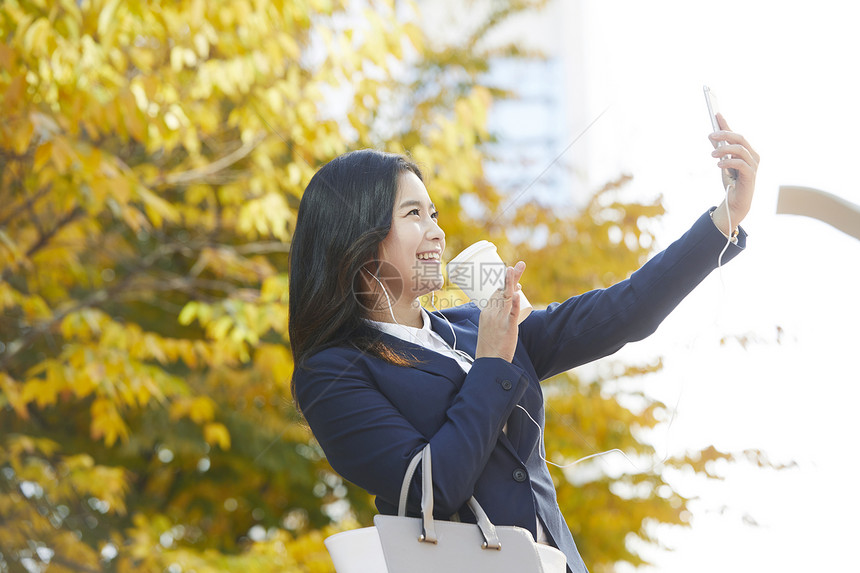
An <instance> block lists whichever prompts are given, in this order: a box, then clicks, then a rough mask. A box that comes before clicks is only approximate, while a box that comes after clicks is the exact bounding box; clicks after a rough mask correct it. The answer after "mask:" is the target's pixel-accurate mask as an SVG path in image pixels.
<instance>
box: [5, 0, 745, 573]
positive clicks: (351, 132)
mask: <svg viewBox="0 0 860 573" xmlns="http://www.w3.org/2000/svg"><path fill="white" fill-rule="evenodd" d="M539 3H540V2H537V3H535V2H531V3H529V2H522V1H514V0H510V1H509V2H499V3H496V7H495V8H494V11H493V13H492V14H491V16H490V17H489V18H488V19H487V22H486V23H485V25H482V26H480V27H479V28H477V29H476V30H475V31H474V33H473V34H472V35H470V36H469V37H466V38H464V39H463V42H462V43H461V44H458V45H456V46H442V47H440V46H437V47H434V46H431V45H430V42H429V41H428V40H427V38H426V37H425V34H424V32H423V31H422V30H421V28H420V27H419V26H418V25H417V22H418V21H419V15H418V14H417V10H416V8H415V6H414V5H412V4H409V3H406V2H403V3H397V4H396V5H395V4H394V3H393V2H391V1H385V0H366V1H358V0H355V1H354V2H347V1H346V0H304V1H301V2H299V1H295V0H293V1H287V0H266V1H262V0H261V1H256V0H231V1H229V2H227V1H222V0H208V1H204V0H183V1H179V2H151V1H147V0H122V1H121V0H82V1H80V2H76V1H74V0H29V1H28V0H5V1H4V2H3V3H2V5H0V35H2V43H1V44H0V102H2V110H3V111H2V117H0V272H2V277H0V278H2V281H0V308H2V315H0V571H23V570H27V571H41V570H47V569H50V571H58V572H62V571H78V572H79V571H102V570H109V571H138V570H139V571H161V570H168V571H191V570H193V571H198V572H204V571H224V570H244V571H249V572H253V571H273V570H278V571H311V572H313V571H331V564H330V561H329V559H328V556H327V553H326V551H325V549H324V547H323V545H322V539H323V538H324V537H325V536H326V535H328V534H330V533H331V532H333V531H335V530H337V529H342V528H349V527H354V526H356V525H357V524H367V523H369V522H370V520H371V516H372V515H373V506H372V500H371V499H370V498H369V496H368V495H367V494H365V493H364V492H362V491H361V490H359V489H357V488H355V487H354V486H352V485H351V484H348V483H344V482H343V481H342V480H341V479H340V478H339V477H338V476H337V475H336V474H335V473H334V472H333V471H332V470H331V469H330V467H329V466H328V464H327V463H326V461H325V459H324V457H323V456H322V453H321V451H320V449H319V447H318V446H317V445H316V444H315V443H314V441H313V440H312V438H311V436H310V434H309V432H308V430H307V428H306V426H305V425H304V424H303V422H302V420H301V418H300V416H299V415H297V413H296V411H295V410H294V408H293V405H292V402H291V398H290V393H289V380H290V376H291V369H292V364H291V355H290V352H289V343H288V341H287V334H286V333H287V292H288V288H287V286H288V281H289V277H288V276H287V273H286V270H287V268H288V265H287V256H288V252H289V246H290V237H291V232H292V228H293V224H294V220H295V213H296V208H297V206H298V202H299V199H300V198H301V194H302V190H303V188H304V185H305V184H306V183H307V181H308V180H309V179H310V177H311V175H312V174H313V173H314V171H315V170H316V168H318V167H319V166H320V165H321V164H323V163H324V162H326V161H328V160H329V159H331V158H332V157H334V156H335V155H337V154H339V153H342V152H344V151H346V150H347V149H354V148H360V147H368V146H374V147H379V148H385V149H389V150H393V151H403V150H408V151H409V152H410V153H411V154H412V155H413V157H414V158H415V159H417V160H418V161H419V162H420V163H421V164H422V165H423V166H424V167H425V169H427V171H428V175H429V181H430V192H431V194H432V195H433V196H434V199H435V200H436V202H437V204H439V205H440V208H441V211H442V212H443V213H444V219H443V224H444V226H445V228H446V231H447V233H448V236H449V239H450V241H449V244H450V246H451V248H450V249H449V253H455V252H457V251H458V247H461V246H464V245H466V244H468V243H470V242H472V241H474V240H477V239H478V238H490V239H492V240H494V241H495V242H496V243H497V244H498V245H499V246H500V249H501V251H502V253H503V255H505V256H511V257H512V256H513V253H514V252H516V253H517V254H518V256H519V257H520V258H523V259H526V260H528V261H529V263H530V269H529V276H530V277H531V278H530V281H529V283H530V288H531V287H532V285H537V286H535V287H534V288H533V290H529V296H530V298H531V300H533V301H534V302H549V301H551V300H556V299H560V298H564V297H566V296H567V295H569V294H570V293H573V292H580V291H583V290H586V289H590V288H595V287H600V286H604V285H606V284H608V283H611V282H614V281H616V280H618V279H621V278H623V277H624V276H626V274H627V273H629V272H630V271H631V270H632V269H634V268H636V267H637V266H638V265H640V264H641V263H642V262H643V261H644V260H645V258H646V256H647V254H648V249H647V248H645V247H644V246H643V245H647V244H649V239H650V235H649V233H648V231H647V230H644V229H647V225H644V224H642V223H643V222H647V220H648V219H650V218H653V217H656V216H659V215H660V213H661V212H662V208H661V207H660V205H659V202H655V203H650V204H639V203H629V202H622V201H621V200H620V199H619V195H618V194H617V188H618V187H619V186H622V185H623V184H624V183H625V180H624V179H623V178H622V179H621V180H619V181H618V182H614V183H612V184H610V185H607V186H606V188H604V189H603V190H601V191H600V192H598V193H597V194H595V196H594V198H593V199H592V200H591V202H590V203H589V204H588V206H587V208H585V209H584V210H582V211H581V212H579V213H576V214H571V215H564V214H558V213H556V212H554V211H553V210H552V209H550V208H548V207H542V206H541V205H539V204H536V203H534V202H528V203H524V204H521V205H517V206H515V207H513V208H506V209H503V195H502V194H501V193H500V192H499V191H498V190H497V189H494V188H493V187H492V186H491V185H490V184H488V182H487V181H486V179H485V177H484V173H483V167H482V161H483V159H484V152H483V151H482V146H483V144H484V143H486V142H488V141H489V140H490V139H491V134H489V133H488V132H487V111H488V109H489V107H490V105H491V101H492V99H493V98H494V97H498V96H503V95H505V94H501V93H496V92H494V91H493V90H492V89H491V88H488V87H485V86H482V84H481V77H482V73H483V72H484V71H486V67H487V62H488V59H489V58H490V57H491V56H495V55H508V56H517V55H518V50H517V49H516V48H515V47H513V46H508V47H503V48H495V49H494V50H489V49H485V50H483V51H482V49H480V48H479V40H480V39H481V38H482V37H483V35H484V34H486V33H487V32H488V31H489V30H491V29H492V28H493V27H494V26H496V25H497V24H498V23H500V22H502V21H504V20H505V19H506V18H507V17H509V16H510V15H511V14H514V13H516V12H518V11H521V10H525V9H529V8H531V7H533V6H534V5H536V4H539ZM466 193H468V194H470V195H472V196H474V197H475V198H477V199H478V201H479V202H480V204H481V205H482V206H483V207H484V209H485V212H486V213H487V215H486V216H482V217H478V218H475V217H473V216H469V215H467V214H466V213H465V212H464V211H463V209H462V208H461V207H460V198H461V197H462V196H463V195H464V194H466ZM511 225H515V226H520V227H523V228H526V229H529V228H535V227H543V228H544V230H545V231H547V236H548V237H549V239H548V242H547V244H546V245H544V246H541V247H540V248H537V247H534V246H529V245H528V244H514V243H512V242H511V240H510V239H509V237H507V236H506V234H505V232H504V229H505V228H508V227H510V226H511ZM619 232H620V236H621V237H624V238H628V239H629V240H622V241H618V240H617V237H616V240H612V237H613V234H614V235H619ZM643 235H649V236H648V237H647V238H646V239H643V238H642V236H643ZM640 239H641V240H640ZM658 368H659V365H655V366H649V367H645V368H636V367H630V368H628V369H627V371H625V372H622V373H621V374H622V375H626V376H636V375H639V374H641V373H647V372H650V371H654V370H657V369H658ZM547 388H548V394H549V395H550V398H549V407H548V411H549V424H548V427H547V450H548V454H549V455H550V456H551V458H553V459H576V458H578V457H580V456H583V455H587V454H591V453H594V450H595V449H596V450H605V449H610V448H619V449H621V450H624V451H625V452H627V453H628V454H629V455H631V456H640V457H643V458H644V459H650V458H652V457H653V454H654V452H653V448H651V447H650V446H649V445H648V444H647V443H645V442H643V441H641V440H640V437H639V430H640V429H643V428H651V427H654V425H655V424H657V420H658V416H657V414H658V413H659V412H662V411H664V410H665V408H664V406H663V405H662V404H660V403H657V402H654V401H652V400H649V399H648V398H647V397H645V396H640V398H641V400H640V401H641V402H642V404H643V406H642V408H640V409H636V410H631V409H629V408H627V407H625V406H622V405H621V403H619V401H618V400H617V398H618V396H615V395H611V394H607V393H606V392H605V391H602V390H601V388H600V381H599V380H592V381H589V382H587V383H586V382H583V381H580V380H579V379H578V378H577V377H576V376H575V375H572V374H569V375H564V376H560V377H558V378H556V379H555V380H553V381H550V382H549V383H548V385H547ZM572 427H575V428H576V432H575V433H572V432H571V431H570V428H572ZM574 434H575V435H574ZM581 436H587V439H586V440H583V439H581V438H580V437H581ZM731 457H732V456H731V455H729V454H724V453H721V452H717V451H716V450H713V449H710V450H706V451H704V452H695V453H692V454H691V455H690V456H686V457H683V458H677V459H671V460H668V461H667V462H665V464H664V465H671V466H689V467H692V468H693V470H695V471H697V472H707V471H708V470H707V467H706V464H707V462H708V461H709V460H714V459H718V458H731ZM556 477H557V479H558V487H559V499H560V502H561V504H562V509H563V511H564V513H565V515H566V516H567V517H568V520H569V523H570V525H571V527H572V528H573V530H574V533H575V534H577V535H578V539H579V543H580V547H581V548H582V551H583V554H584V556H585V558H586V561H587V562H588V563H589V564H590V565H591V566H592V567H593V569H595V570H597V571H599V570H601V569H605V568H610V567H611V566H612V564H613V563H615V562H617V561H619V560H621V561H628V562H631V563H634V564H637V563H641V559H640V558H639V556H638V555H636V554H635V553H633V552H631V551H630V550H629V549H628V546H627V544H626V537H627V535H628V534H631V533H632V534H635V535H639V536H640V537H642V538H643V539H645V540H646V541H655V540H653V539H650V538H649V537H648V535H647V533H646V532H645V529H644V528H643V524H645V523H646V522H647V521H648V520H654V521H657V522H664V523H684V522H685V518H684V511H685V509H686V504H687V500H686V499H684V498H683V497H681V496H680V495H679V494H678V493H676V492H675V491H674V490H673V489H672V488H671V486H669V485H667V484H665V482H664V481H663V479H662V478H661V475H660V472H659V471H658V470H656V469H655V470H653V471H649V472H644V473H638V474H630V475H624V476H622V477H621V478H617V479H610V478H609V477H606V476H604V477H602V478H599V479H594V480H591V481H587V482H585V483H578V484H577V485H576V486H574V485H572V484H571V483H568V482H567V478H566V477H565V475H564V474H563V473H562V472H560V471H559V472H558V473H557V474H556ZM619 485H626V486H630V487H626V488H625V487H618V486H619ZM667 488H668V489H667ZM631 492H635V494H634V493H631ZM667 492H668V493H667Z"/></svg>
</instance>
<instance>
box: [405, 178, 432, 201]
mask: <svg viewBox="0 0 860 573" xmlns="http://www.w3.org/2000/svg"><path fill="white" fill-rule="evenodd" d="M407 201H408V202H410V203H412V204H414V203H415V202H418V203H420V204H422V205H430V204H432V202H431V201H430V195H429V194H428V193H427V188H426V187H425V186H424V183H422V182H421V179H419V178H418V176H417V175H415V174H414V173H413V172H411V171H404V172H403V173H401V174H400V175H399V176H398V178H397V200H396V203H397V205H401V204H402V203H404V202H407Z"/></svg>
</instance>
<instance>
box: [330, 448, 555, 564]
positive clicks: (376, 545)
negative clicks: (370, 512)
mask: <svg viewBox="0 0 860 573" xmlns="http://www.w3.org/2000/svg"><path fill="white" fill-rule="evenodd" d="M419 462H420V463H423V465H424V479H423V483H422V495H421V514H422V516H421V517H406V497H407V495H408V493H409V484H410V483H411V482H412V477H413V476H414V474H415V470H416V469H417V467H418V463H419ZM432 480H433V478H432V469H431V459H430V446H429V445H428V446H426V447H425V448H424V449H423V450H422V451H421V452H419V453H418V454H417V455H416V456H415V458H413V460H412V461H411V462H410V464H409V467H408V468H407V470H406V476H405V477H404V479H403V485H402V487H401V489H400V503H399V505H398V508H397V516H393V515H377V516H376V517H374V519H373V522H374V524H375V526H374V527H365V528H362V529H355V530H352V531H344V532H342V533H336V534H335V535H332V536H330V537H328V538H327V539H326V540H325V545H326V548H327V549H328V551H329V553H330V554H331V557H332V561H333V562H334V566H335V570H336V571H337V573H439V572H443V573H457V572H458V571H463V572H468V573H566V571H567V561H566V559H565V557H564V553H562V552H561V551H559V550H558V549H556V548H554V547H550V546H549V545H542V544H540V543H535V541H534V539H533V538H532V535H531V533H530V532H529V531H528V530H526V529H523V528H521V527H513V526H499V527H496V526H494V525H493V524H492V523H491V522H490V520H489V518H488V517H487V514H486V513H485V512H484V510H483V508H481V506H480V505H479V504H478V502H477V500H475V498H474V497H473V498H471V499H470V500H469V508H470V509H471V510H472V512H473V513H474V514H475V516H476V517H477V520H478V523H477V524H469V523H458V522H451V521H437V520H434V519H433V481H432Z"/></svg>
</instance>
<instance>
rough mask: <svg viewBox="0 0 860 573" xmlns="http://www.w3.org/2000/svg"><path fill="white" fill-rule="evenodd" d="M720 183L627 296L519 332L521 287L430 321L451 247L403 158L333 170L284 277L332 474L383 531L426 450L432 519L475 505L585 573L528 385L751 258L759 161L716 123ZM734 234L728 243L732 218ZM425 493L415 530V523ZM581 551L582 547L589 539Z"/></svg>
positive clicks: (369, 158) (611, 345)
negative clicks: (372, 508) (429, 303)
mask: <svg viewBox="0 0 860 573" xmlns="http://www.w3.org/2000/svg"><path fill="white" fill-rule="evenodd" d="M722 127H723V130H722V131H718V132H716V133H714V134H711V136H710V138H711V140H712V142H713V143H714V144H716V143H717V142H719V141H725V142H726V145H724V146H722V147H718V148H716V150H715V151H714V156H715V157H718V158H719V159H720V161H719V163H718V166H719V167H720V168H721V169H723V170H726V169H736V170H737V180H736V181H735V182H733V183H732V184H731V185H729V191H728V193H727V196H726V200H725V201H724V202H723V204H722V205H720V206H719V207H717V208H712V209H711V210H710V211H708V212H705V213H704V214H703V215H702V216H701V217H700V218H699V219H698V220H697V221H696V222H695V223H694V224H693V226H692V227H691V228H690V230H689V231H688V232H687V233H685V234H684V236H682V237H681V238H680V239H678V240H677V241H675V242H674V243H673V244H672V245H670V246H669V247H668V248H667V249H666V250H665V251H663V252H661V253H659V254H658V255H656V256H655V257H653V258H652V259H651V260H650V261H649V262H648V263H646V264H645V265H644V266H643V267H642V268H641V269H639V270H638V271H636V272H635V273H634V274H633V275H632V276H631V277H630V278H629V279H627V280H625V281H622V282H620V283H618V284H616V285H614V286H612V287H610V288H607V289H602V290H596V291H591V292H588V293H585V294H582V295H579V296H574V297H572V298H570V299H568V300H566V301H564V302H562V303H553V304H551V305H549V307H547V308H546V309H545V310H535V311H533V312H532V313H531V314H530V315H529V316H528V317H527V318H526V319H525V320H524V321H523V322H522V323H521V324H519V325H518V324H517V317H518V314H519V297H518V296H515V294H516V291H517V290H518V289H519V285H518V281H519V279H520V277H521V276H522V274H523V272H524V270H525V264H524V263H523V262H518V263H517V264H516V265H515V266H513V267H508V268H507V270H506V276H505V286H504V288H503V289H500V290H498V291H496V293H495V294H494V295H493V296H492V298H491V299H490V301H489V304H487V305H485V306H484V308H483V309H480V308H479V307H478V306H476V305H475V304H472V303H470V304H466V305H463V306H459V307H455V308H451V309H447V310H445V311H442V312H439V311H436V312H432V313H428V312H426V311H425V310H424V309H423V308H421V306H420V305H419V304H418V297H420V296H422V295H425V294H427V293H430V292H432V291H433V290H436V289H439V288H441V286H442V284H443V276H442V269H441V263H440V260H441V256H442V253H443V251H444V249H445V233H444V232H443V231H442V228H441V227H440V226H439V223H438V220H437V213H436V209H435V207H434V205H433V203H432V201H431V200H430V197H429V195H428V193H427V190H426V188H425V186H424V182H423V178H422V175H421V171H420V170H419V169H418V167H417V166H416V165H415V164H414V163H412V162H410V161H409V160H408V159H407V158H405V157H403V156H399V155H394V154H388V153H382V152H378V151H370V150H365V151H356V152H352V153H347V154H346V155H343V156H341V157H338V158H336V159H334V160H333V161H331V162H330V163H328V164H327V165H325V166H324V167H323V168H321V169H320V170H319V172H317V174H316V175H315V176H314V177H313V179H312V180H311V182H310V184H309V185H308V187H307V189H306V190H305V193H304V196H303V198H302V201H301V205H300V207H299V213H298V220H297V223H296V231H295V235H294V237H293V243H292V251H291V261H290V343H291V345H292V351H293V355H294V358H295V372H294V375H293V392H294V395H295V398H296V401H297V403H298V405H299V407H300V409H301V411H302V413H303V414H304V416H305V418H306V419H307V421H308V424H309V425H310V427H311V430H312V431H313V433H314V436H315V437H316V438H317V440H318V441H319V443H320V445H321V446H322V448H323V450H324V451H325V453H326V456H327V458H328V460H329V462H330V463H331V465H332V467H333V468H334V469H335V470H336V471H337V472H338V473H340V474H341V475H342V476H343V477H344V478H346V479H347V480H349V481H351V482H353V483H355V484H357V485H359V486H361V487H363V488H365V489H366V490H367V491H369V492H370V493H372V494H374V495H376V496H377V497H376V505H377V508H378V509H379V511H380V512H382V513H385V514H395V513H396V511H397V503H398V498H399V494H400V486H401V481H402V479H403V476H404V473H405V470H406V466H407V464H408V463H409V461H410V460H411V459H412V458H413V457H414V456H415V454H416V453H418V452H419V451H421V450H422V449H423V448H424V446H425V445H427V444H430V446H431V450H432V452H433V491H434V497H435V514H436V517H437V518H440V519H450V518H451V517H452V516H454V515H457V516H458V517H459V519H461V520H462V521H472V522H473V521H474V516H473V515H472V514H471V512H470V511H469V509H468V507H466V503H467V501H468V499H469V498H470V497H471V496H473V495H474V496H475V498H476V499H477V500H478V502H479V503H480V504H481V506H482V507H483V508H484V510H485V511H486V512H487V514H488V516H489V517H490V520H491V521H492V522H493V523H494V524H496V525H517V526H520V527H523V528H525V529H527V530H529V531H530V532H531V533H532V535H533V536H534V537H535V539H536V540H538V541H539V542H543V543H547V544H550V545H552V546H554V547H557V548H559V549H560V550H561V551H562V552H563V553H564V554H565V556H566V557H567V563H568V569H569V570H570V571H571V572H577V573H583V572H585V571H586V567H585V565H584V563H583V562H582V559H581V557H580V556H579V552H578V551H577V548H576V545H575V543H574V540H573V537H572V536H571V533H570V530H569V529H568V527H567V525H566V524H565V521H564V517H563V516H562V514H561V511H560V510H559V507H558V503H557V501H556V496H555V490H554V487H553V483H552V479H551V477H550V474H549V471H548V469H547V466H546V463H545V462H544V461H543V460H542V459H541V456H540V452H541V450H542V444H540V443H539V441H540V431H539V428H538V425H540V427H541V428H542V426H543V423H544V410H543V394H542V392H541V387H540V381H541V380H544V379H547V378H549V377H551V376H553V375H555V374H558V373H560V372H563V371H565V370H569V369H571V368H574V367H576V366H578V365H581V364H584V363H586V362H590V361H592V360H596V359H598V358H601V357H603V356H607V355H609V354H612V353H613V352H615V351H617V350H618V349H619V348H621V347H622V346H624V345H625V344H626V343H627V342H630V341H634V340H640V339H642V338H644V337H646V336H648V335H649V334H650V333H652V332H653V331H654V330H655V329H656V328H657V326H658V325H659V324H660V322H661V321H662V320H663V318H665V317H666V315H667V314H668V313H669V312H671V310H672V309H673V308H675V306H676V305H677V304H678V303H679V302H680V301H681V300H682V299H683V298H684V296H686V295H687V293H689V292H690V291H691V290H692V289H693V288H694V287H695V286H696V285H697V284H698V283H699V282H701V281H702V280H703V279H704V278H705V277H706V276H707V275H708V274H709V273H710V272H711V271H712V270H713V269H714V268H715V267H716V265H717V260H718V256H719V255H720V253H721V251H722V250H723V248H724V247H726V246H727V241H731V244H729V245H728V246H727V247H728V248H727V251H726V253H725V254H724V256H723V261H724V262H725V261H728V260H730V259H731V258H732V257H734V256H735V255H736V254H738V253H739V252H740V251H741V250H742V249H743V248H744V247H745V244H746V234H745V233H744V232H743V231H742V230H738V228H737V225H738V224H739V223H740V222H741V221H742V220H743V219H744V217H745V216H746V214H747V212H748V211H749V208H750V203H751V201H752V196H753V189H754V186H755V175H756V170H757V167H758V160H759V158H758V155H757V154H756V153H755V151H753V149H752V148H751V147H750V145H749V144H748V143H747V142H746V140H745V139H744V138H743V137H742V136H740V135H738V134H736V133H733V132H731V131H729V129H728V126H727V125H725V123H724V122H723V124H722ZM728 214H730V218H731V227H730V225H729V216H728ZM420 483H421V480H420V479H415V480H413V485H412V488H413V490H412V491H411V492H410V496H409V501H410V503H409V514H410V515H418V513H419V508H418V504H419V501H420V485H419V484H420ZM585 536H586V538H587V533H586V534H585Z"/></svg>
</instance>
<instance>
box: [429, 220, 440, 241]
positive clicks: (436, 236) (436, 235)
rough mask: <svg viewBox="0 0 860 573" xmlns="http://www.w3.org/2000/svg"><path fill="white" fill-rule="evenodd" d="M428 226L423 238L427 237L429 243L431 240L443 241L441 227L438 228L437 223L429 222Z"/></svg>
mask: <svg viewBox="0 0 860 573" xmlns="http://www.w3.org/2000/svg"><path fill="white" fill-rule="evenodd" d="M429 225H430V226H429V227H428V229H427V232H426V233H425V235H424V236H425V237H427V238H428V239H430V240H431V241H433V240H439V241H444V240H445V231H443V230H442V227H440V226H439V223H437V222H436V221H433V220H431V222H430V223H429Z"/></svg>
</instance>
